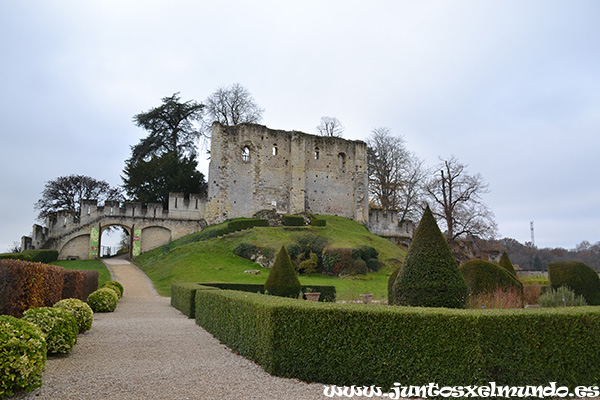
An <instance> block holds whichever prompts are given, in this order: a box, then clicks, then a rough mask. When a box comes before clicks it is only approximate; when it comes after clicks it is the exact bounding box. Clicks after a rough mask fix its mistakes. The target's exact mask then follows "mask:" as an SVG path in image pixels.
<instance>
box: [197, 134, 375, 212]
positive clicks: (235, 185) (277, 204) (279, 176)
mask: <svg viewBox="0 0 600 400" xmlns="http://www.w3.org/2000/svg"><path fill="white" fill-rule="evenodd" d="M367 185H368V177H367V149H366V144H365V143H364V142H360V141H350V140H344V139H341V138H333V137H323V136H315V135H309V134H305V133H302V132H288V131H280V130H273V129H268V128H266V127H264V126H261V125H255V124H242V125H238V126H234V127H225V126H222V125H221V124H218V123H215V124H214V125H213V132H212V138H211V162H210V167H209V182H208V186H209V189H208V203H207V205H206V214H205V215H206V217H205V218H206V220H207V221H208V222H209V223H218V222H221V221H223V220H225V219H228V218H237V217H249V216H252V215H253V214H254V213H255V212H257V211H260V210H264V209H274V210H276V211H277V212H280V213H290V214H295V213H300V212H310V213H315V214H331V215H339V216H343V217H346V218H351V219H354V220H356V221H358V222H361V223H367V221H368V199H367V192H368V191H367Z"/></svg>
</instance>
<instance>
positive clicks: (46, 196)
mask: <svg viewBox="0 0 600 400" xmlns="http://www.w3.org/2000/svg"><path fill="white" fill-rule="evenodd" d="M84 199H97V200H98V201H99V202H103V201H106V200H115V201H121V200H123V195H122V194H121V189H120V188H118V187H111V186H110V185H109V184H108V183H107V182H106V181H99V180H96V179H94V178H92V177H89V176H86V175H75V174H74V175H68V176H59V177H58V178H56V179H52V180H49V181H47V182H46V184H45V186H44V190H43V191H42V197H41V198H40V199H39V200H38V201H37V203H35V205H34V208H35V209H36V210H39V213H38V216H37V218H38V220H40V221H41V220H44V219H45V218H46V217H47V216H49V215H52V214H54V213H56V212H57V211H60V210H70V211H73V212H74V213H75V215H76V216H79V215H80V212H81V210H80V206H81V204H80V202H81V200H84Z"/></svg>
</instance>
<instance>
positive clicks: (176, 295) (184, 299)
mask: <svg viewBox="0 0 600 400" xmlns="http://www.w3.org/2000/svg"><path fill="white" fill-rule="evenodd" d="M210 289H213V290H214V289H223V290H235V291H240V292H248V293H260V294H264V293H265V285H262V284H260V283H204V282H202V283H198V282H193V283H192V282H183V283H174V284H173V285H171V306H173V307H175V308H176V309H178V310H179V311H181V312H182V313H183V314H185V315H187V316H188V317H189V318H194V316H195V302H196V290H210ZM301 291H302V292H303V293H304V292H306V291H311V292H319V293H321V296H319V301H320V302H329V303H335V299H336V296H337V291H336V289H335V286H327V285H302V289H301Z"/></svg>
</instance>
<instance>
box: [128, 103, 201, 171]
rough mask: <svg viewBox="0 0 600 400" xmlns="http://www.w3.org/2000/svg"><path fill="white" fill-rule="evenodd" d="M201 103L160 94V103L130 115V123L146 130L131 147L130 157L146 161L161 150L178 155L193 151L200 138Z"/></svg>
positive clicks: (193, 152) (161, 151)
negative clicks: (140, 138)
mask: <svg viewBox="0 0 600 400" xmlns="http://www.w3.org/2000/svg"><path fill="white" fill-rule="evenodd" d="M203 109H204V105H203V104H199V103H197V102H196V101H193V100H188V101H186V102H181V101H180V97H179V93H175V94H173V95H172V96H170V97H164V98H163V99H162V104H161V105H160V106H158V107H155V108H152V109H150V110H148V111H147V112H144V113H140V114H137V115H135V116H134V117H133V121H134V123H135V124H136V125H137V126H139V127H141V128H143V129H145V130H146V131H148V136H147V137H145V138H144V139H142V140H140V142H139V143H138V144H137V145H135V146H133V147H132V158H133V159H136V160H145V161H147V160H149V159H150V158H151V157H155V156H160V155H162V154H165V153H175V154H177V155H178V156H182V155H184V154H195V152H196V143H197V140H198V138H199V137H200V134H201V133H200V129H199V125H197V124H196V123H197V122H199V121H201V119H202V110H203Z"/></svg>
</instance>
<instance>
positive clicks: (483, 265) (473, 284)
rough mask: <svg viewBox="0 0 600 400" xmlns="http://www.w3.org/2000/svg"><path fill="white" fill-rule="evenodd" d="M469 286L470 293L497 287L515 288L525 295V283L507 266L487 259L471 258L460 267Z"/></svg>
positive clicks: (487, 290)
mask: <svg viewBox="0 0 600 400" xmlns="http://www.w3.org/2000/svg"><path fill="white" fill-rule="evenodd" d="M459 270H460V273H461V274H462V276H463V278H464V279H465V282H466V283H467V286H468V288H469V295H471V296H477V295H479V294H480V293H491V292H494V291H496V290H497V289H502V290H504V289H509V288H511V289H514V290H516V291H517V292H519V293H520V294H521V297H522V296H523V284H522V283H521V281H519V280H518V279H517V278H515V277H514V276H513V275H511V274H510V272H508V271H507V270H506V269H505V268H502V267H500V266H499V265H496V264H494V263H493V262H490V261H485V260H470V261H467V262H466V263H464V264H463V265H461V266H460V268H459Z"/></svg>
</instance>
